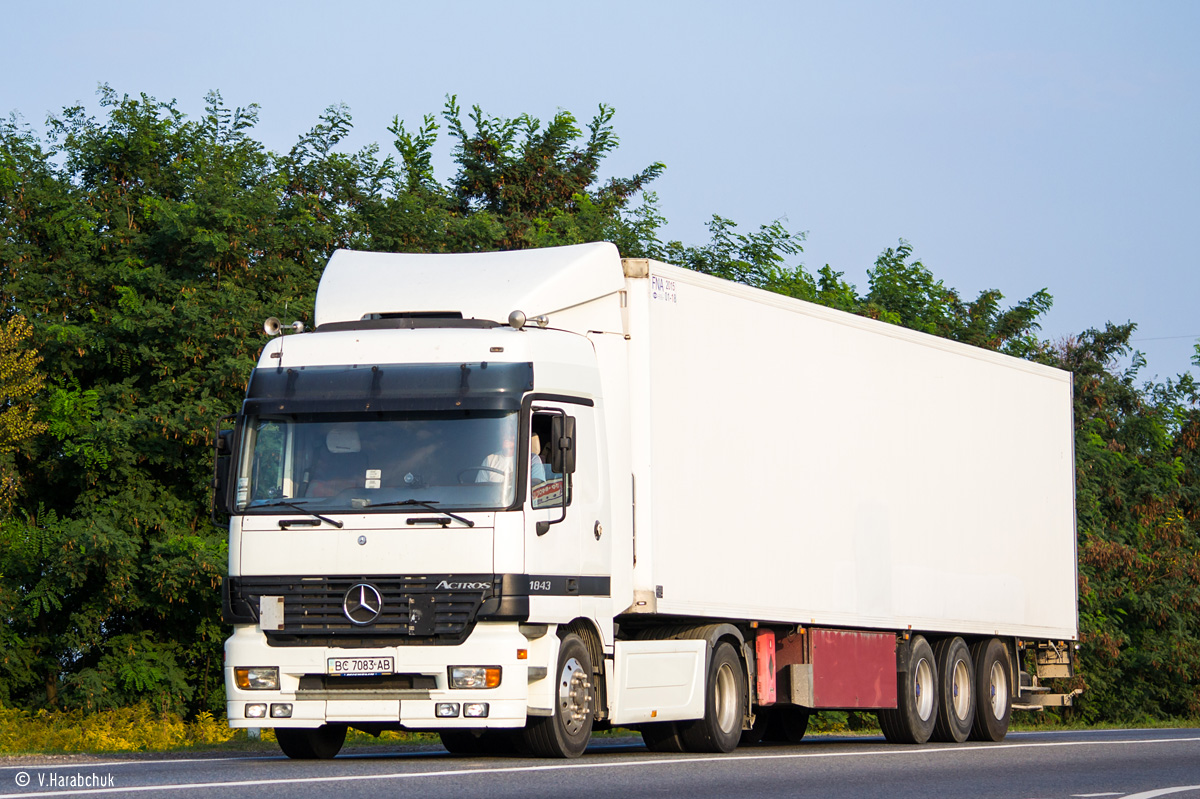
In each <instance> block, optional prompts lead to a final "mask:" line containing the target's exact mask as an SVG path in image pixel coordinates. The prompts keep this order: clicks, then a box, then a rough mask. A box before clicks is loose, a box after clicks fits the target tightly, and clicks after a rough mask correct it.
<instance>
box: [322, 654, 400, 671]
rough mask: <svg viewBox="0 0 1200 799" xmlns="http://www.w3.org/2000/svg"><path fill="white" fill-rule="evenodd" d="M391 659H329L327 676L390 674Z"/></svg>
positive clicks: (392, 663) (393, 668)
mask: <svg viewBox="0 0 1200 799" xmlns="http://www.w3.org/2000/svg"><path fill="white" fill-rule="evenodd" d="M395 670H396V664H395V663H394V662H393V660H392V658H329V669H328V671H327V673H328V674H391V673H392V672H393V671H395Z"/></svg>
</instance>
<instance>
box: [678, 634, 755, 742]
mask: <svg viewBox="0 0 1200 799" xmlns="http://www.w3.org/2000/svg"><path fill="white" fill-rule="evenodd" d="M704 692H705V697H704V718H702V719H698V720H696V721H688V722H683V723H681V724H680V725H679V734H680V737H681V738H682V739H683V743H684V746H686V747H687V750H688V751H689V752H732V751H733V750H734V749H736V748H737V745H738V741H739V740H740V739H741V737H742V717H743V716H744V715H745V701H746V685H745V675H744V672H743V670H742V662H741V661H740V660H739V659H738V656H737V651H736V650H734V648H733V647H732V646H730V645H729V643H728V642H726V641H721V642H720V643H718V644H717V646H716V648H715V649H713V653H712V659H711V660H710V661H709V664H708V677H707V679H706V680H705V686H704Z"/></svg>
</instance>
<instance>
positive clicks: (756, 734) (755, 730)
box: [738, 705, 775, 747]
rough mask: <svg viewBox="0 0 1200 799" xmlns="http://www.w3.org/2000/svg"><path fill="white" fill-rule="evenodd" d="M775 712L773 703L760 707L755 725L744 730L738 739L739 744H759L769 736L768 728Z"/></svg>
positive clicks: (755, 717)
mask: <svg viewBox="0 0 1200 799" xmlns="http://www.w3.org/2000/svg"><path fill="white" fill-rule="evenodd" d="M774 714H775V707H774V706H773V705H771V706H767V707H760V708H758V711H757V712H756V713H755V714H754V726H752V727H751V728H750V729H748V730H742V737H741V738H739V739H738V746H739V747H741V746H757V745H758V744H760V743H762V742H763V740H764V739H765V738H766V737H767V728H768V727H770V725H771V719H772V717H773V716H774Z"/></svg>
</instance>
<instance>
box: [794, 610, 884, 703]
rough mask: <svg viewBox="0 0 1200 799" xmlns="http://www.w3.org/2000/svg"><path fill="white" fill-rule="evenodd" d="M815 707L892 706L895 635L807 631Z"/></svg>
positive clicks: (850, 631)
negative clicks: (810, 644)
mask: <svg viewBox="0 0 1200 799" xmlns="http://www.w3.org/2000/svg"><path fill="white" fill-rule="evenodd" d="M810 634H811V635H812V667H813V700H814V705H815V706H816V707H838V708H852V707H863V708H878V707H895V706H896V636H895V635H894V634H892V633H869V632H859V631H855V630H820V629H812V630H810Z"/></svg>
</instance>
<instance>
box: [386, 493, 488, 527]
mask: <svg viewBox="0 0 1200 799" xmlns="http://www.w3.org/2000/svg"><path fill="white" fill-rule="evenodd" d="M389 505H392V506H395V505H409V506H413V505H416V506H418V507H421V508H425V509H426V510H431V511H433V512H434V513H444V514H446V515H447V516H449V517H450V518H451V519H454V520H455V521H458V522H462V523H463V524H465V525H466V526H467V527H474V526H475V522H473V521H471V520H470V519H467V518H464V517H462V516H459V515H458V514H457V513H451V512H450V511H448V510H442V509H441V508H437V507H434V506H435V505H437V501H436V500H435V501H433V502H426V501H424V500H420V499H401V500H397V501H395V502H373V503H371V504H370V505H368V506H367V507H368V508H385V507H387V506H389Z"/></svg>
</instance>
